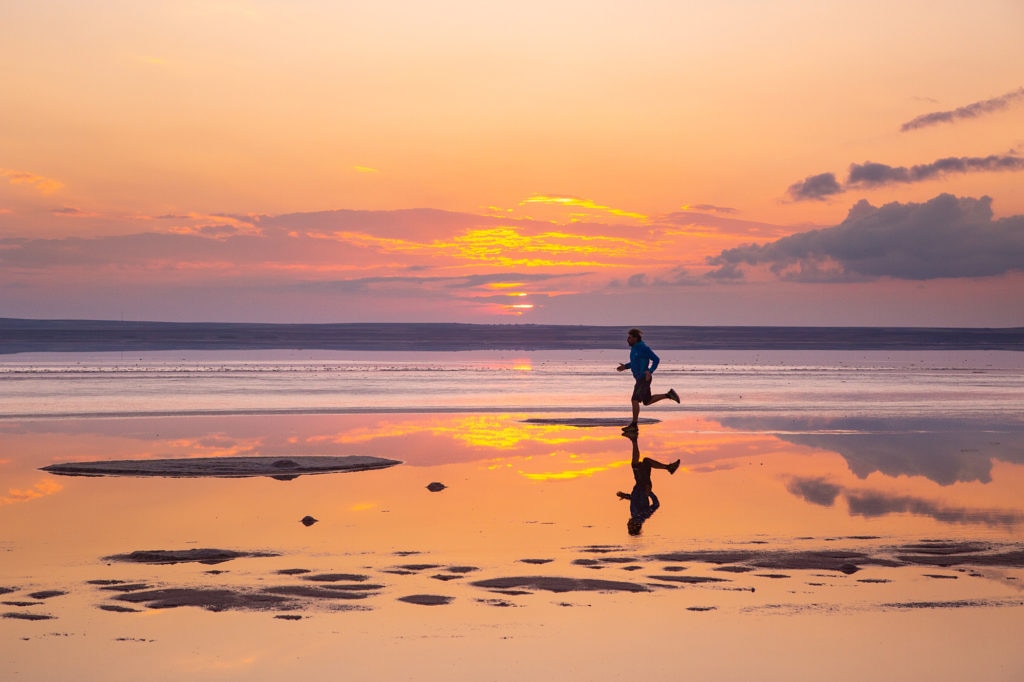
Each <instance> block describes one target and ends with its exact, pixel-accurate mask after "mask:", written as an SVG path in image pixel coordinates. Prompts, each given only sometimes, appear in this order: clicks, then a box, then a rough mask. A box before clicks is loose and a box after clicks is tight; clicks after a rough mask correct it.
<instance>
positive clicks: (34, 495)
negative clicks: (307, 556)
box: [0, 479, 64, 505]
mask: <svg viewBox="0 0 1024 682" xmlns="http://www.w3.org/2000/svg"><path fill="white" fill-rule="evenodd" d="M63 489H64V486H62V485H61V484H60V483H57V482H56V481H52V480H50V479H43V480H42V481H39V482H38V483H36V484H35V485H34V486H32V487H31V488H8V489H7V495H5V496H4V497H0V505H5V504H17V503H18V502H28V501H29V500H37V499H39V498H40V497H46V496H47V495H53V494H54V493H58V492H60V491H61V490H63Z"/></svg>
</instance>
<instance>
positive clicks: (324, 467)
mask: <svg viewBox="0 0 1024 682" xmlns="http://www.w3.org/2000/svg"><path fill="white" fill-rule="evenodd" d="M396 464H401V462H400V461H398V460H394V459H383V458H380V457H364V456H359V455H349V456H345V457H316V456H312V457H289V458H281V457H196V458H190V459H145V460H131V459H128V460H109V461H100V462H68V463H64V464H51V465H50V466H46V467H43V468H42V470H43V471H48V472H50V473H52V474H60V475H62V476H159V477H164V478H197V477H199V478H244V477H247V476H270V477H271V478H278V479H283V480H289V479H292V478H295V477H296V476H302V475H305V474H329V473H339V472H347V471H368V470H371V469H384V468H387V467H392V466H395V465H396Z"/></svg>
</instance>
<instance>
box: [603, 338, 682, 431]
mask: <svg viewBox="0 0 1024 682" xmlns="http://www.w3.org/2000/svg"><path fill="white" fill-rule="evenodd" d="M626 343H628V344H629V362H627V363H624V364H621V365H619V366H618V367H617V368H616V370H617V371H619V372H622V371H623V370H627V369H628V370H630V371H632V372H633V379H635V380H636V383H635V384H634V385H633V397H632V399H631V400H632V402H633V421H631V422H630V423H629V424H627V425H626V426H624V427H622V430H623V431H626V432H629V431H636V430H637V429H638V427H637V420H638V419H639V418H640V403H643V404H644V405H650V404H651V403H656V402H658V401H659V400H665V399H666V398H667V399H668V400H674V401H676V402H677V403H678V402H679V394H678V393H676V391H675V389H674V388H670V389H668V393H659V394H657V395H651V378H652V377H653V375H654V370H656V369H658V363H660V362H661V359H660V358H659V357H658V356H657V355H655V354H654V351H653V350H651V347H650V346H648V345H647V344H646V343H644V341H643V332H642V331H640V330H639V329H630V330H629V332H628V334H627V336H626Z"/></svg>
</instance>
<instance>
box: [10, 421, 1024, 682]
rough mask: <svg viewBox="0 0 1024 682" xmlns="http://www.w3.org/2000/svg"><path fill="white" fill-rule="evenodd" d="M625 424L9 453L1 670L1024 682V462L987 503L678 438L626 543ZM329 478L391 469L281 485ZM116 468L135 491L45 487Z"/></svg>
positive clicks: (184, 441)
mask: <svg viewBox="0 0 1024 682" xmlns="http://www.w3.org/2000/svg"><path fill="white" fill-rule="evenodd" d="M619 422H620V420H604V419H603V418H600V417H598V418H595V417H592V416H587V415H580V416H574V415H569V416H562V415H559V416H552V417H546V416H545V417H538V418H527V417H525V416H523V415H507V416H501V417H486V418H483V417H480V416H479V415H468V416H467V415H436V414H433V415H422V416H407V415H406V416H402V415H398V416H396V415H393V414H391V415H381V416H370V417H368V416H367V415H355V416H350V417H304V418H296V417H292V418H279V419H277V420H268V419H267V418H263V417H247V418H242V417H239V418H233V419H222V418H216V419H210V420H207V421H202V420H194V419H186V420H152V421H149V420H128V421H127V422H126V423H121V422H117V421H113V420H111V421H97V420H83V422H82V424H81V425H80V426H77V427H75V426H72V427H70V432H69V434H68V435H67V437H66V438H64V436H63V435H60V434H58V433H57V431H59V430H60V429H63V428H66V427H65V426H63V425H62V424H57V423H46V424H39V425H34V426H33V425H29V426H28V427H26V428H24V429H22V430H21V431H20V432H19V433H21V435H18V434H15V433H14V432H13V431H11V432H9V437H11V438H12V439H14V440H13V441H12V442H15V443H16V444H18V445H19V447H20V448H21V451H22V452H23V453H25V454H24V456H25V457H26V458H27V459H26V464H25V465H24V467H23V468H22V469H17V470H14V471H13V474H14V475H15V476H16V478H14V479H12V480H13V481H14V482H15V483H16V492H17V491H21V492H18V493H17V495H16V494H15V493H13V492H8V497H7V499H8V500H12V501H11V502H8V503H7V504H6V505H5V506H0V513H2V514H3V515H4V521H5V524H4V528H5V530H4V533H3V534H2V535H0V557H2V558H3V564H2V565H0V647H2V650H3V652H4V654H5V655H6V657H7V658H6V661H0V671H2V672H4V673H5V674H9V675H11V676H15V675H18V676H21V677H22V678H23V679H33V676H35V678H37V679H43V678H46V679H63V678H65V677H66V676H67V675H69V674H72V673H73V674H74V675H75V677H76V678H77V679H81V680H84V681H91V680H104V681H105V682H106V681H108V680H116V681H119V680H129V679H166V680H172V679H173V680H180V679H183V678H185V679H197V680H223V679H239V680H241V679H245V680H276V679H282V678H285V677H295V676H299V677H302V678H303V679H306V680H329V679H336V678H337V676H338V675H339V674H342V675H344V676H345V677H346V679H367V680H370V679H396V678H397V679H401V678H414V679H425V680H446V681H447V680H454V679H466V678H470V677H471V678H474V679H498V680H515V679H522V677H523V676H543V675H549V676H550V675H551V674H552V673H556V672H557V673H558V674H559V675H560V676H569V677H571V678H574V679H608V678H609V677H614V678H618V677H622V676H624V675H629V674H633V673H634V672H635V670H636V663H637V660H638V655H640V654H639V653H638V652H640V653H642V656H641V658H640V660H642V661H643V663H644V665H645V668H644V676H645V678H646V679H651V680H674V679H680V677H690V678H693V679H702V680H729V679H739V678H742V679H760V680H789V679H808V678H810V677H813V676H814V675H816V674H817V675H821V674H823V673H822V671H828V676H829V677H830V679H836V680H842V681H845V682H855V681H856V682H861V681H862V680H863V679H867V678H872V677H874V678H877V677H880V676H881V677H883V678H886V679H908V680H928V682H940V681H941V682H945V681H947V680H948V681H949V682H952V681H953V680H960V679H965V678H966V677H970V676H972V675H973V676H974V677H975V678H978V679H985V680H998V681H1000V682H1002V681H1003V680H1005V681H1006V682H1009V681H1010V680H1017V679H1019V675H1018V673H1019V672H1020V671H1021V670H1022V669H1024V655H1022V654H1021V653H1020V650H1019V647H1018V646H1017V644H1016V637H1017V631H1016V629H1015V627H1014V624H1015V623H1017V622H1019V619H1020V614H1021V613H1024V538H1022V537H1021V532H1020V531H1021V526H1020V521H1019V519H1020V518H1021V513H1020V512H1021V509H1020V505H1019V489H1020V488H1019V484H1020V482H1021V481H1022V480H1024V468H1022V464H1021V463H1019V462H1017V461H1016V460H1015V459H1014V458H1015V457H1016V454H1014V452H1015V451H1011V450H1012V448H1009V449H1008V448H1007V445H1006V443H1009V442H1010V441H1009V440H1008V439H1007V438H1005V437H1004V436H1000V437H999V438H1000V439H1001V441H1000V442H1002V443H1003V444H1001V445H998V446H996V445H993V446H992V450H991V452H992V453H995V454H994V455H993V458H992V462H991V465H990V472H991V473H990V475H989V477H988V478H987V479H986V480H984V481H982V480H976V479H971V480H967V481H964V482H962V483H960V484H958V485H955V486H954V485H948V484H946V483H945V482H944V480H945V479H944V476H943V475H940V473H941V472H939V473H934V474H933V475H934V476H935V479H937V480H932V479H929V478H928V477H927V476H922V475H920V474H919V473H917V472H920V471H925V472H928V471H929V469H928V466H925V465H922V464H921V463H920V462H910V461H908V462H907V463H906V465H905V466H906V468H907V470H908V471H912V472H914V474H913V475H910V476H908V475H905V474H904V475H899V474H892V475H890V474H889V473H885V474H883V473H877V472H876V473H872V474H870V475H865V476H864V477H861V476H860V475H859V474H857V473H854V472H853V471H851V466H850V464H849V463H848V462H847V461H846V460H845V459H844V458H843V456H842V455H841V452H839V451H835V452H833V451H828V450H822V449H814V448H812V447H810V446H806V445H800V444H794V443H792V442H789V441H787V440H786V439H785V438H782V437H779V436H777V435H774V434H766V433H755V432H752V431H750V430H744V431H730V430H729V429H726V428H724V427H723V426H722V424H721V422H717V421H713V420H705V419H704V418H703V417H701V418H690V417H687V418H685V419H683V418H679V417H673V418H665V416H664V415H662V414H659V415H658V419H657V420H655V419H653V418H652V419H651V423H647V424H644V425H642V426H641V433H640V443H641V446H642V449H643V453H644V456H651V457H655V458H659V459H662V460H666V459H668V458H669V457H670V456H673V455H674V454H676V453H678V455H677V456H679V457H681V458H682V459H683V461H684V466H683V467H682V468H681V469H680V470H679V471H678V472H677V473H676V474H675V475H672V476H670V475H668V474H667V473H665V472H657V471H656V472H654V473H655V479H654V480H655V486H656V489H657V490H658V494H659V496H660V498H661V500H662V508H661V509H659V511H658V512H657V513H656V514H655V515H654V516H653V517H652V518H651V519H650V520H649V521H648V522H647V524H646V525H645V528H644V532H643V534H642V535H641V536H639V537H630V536H628V535H627V533H626V529H625V527H624V526H625V523H624V522H625V519H626V517H627V515H628V504H627V503H625V502H622V501H620V500H618V499H616V497H615V491H616V490H621V489H623V488H624V487H625V488H626V489H628V486H629V485H630V484H631V480H632V475H631V473H630V468H629V457H630V447H631V443H630V442H629V441H628V440H627V439H625V438H622V437H621V435H620V434H619V429H618V428H617V427H618V424H619ZM33 429H38V430H39V434H41V435H38V434H36V433H35V432H34V431H33ZM156 432H159V433H160V434H165V433H166V434H167V435H161V436H160V437H159V438H157V437H155V436H154V435H152V434H155V433H156ZM268 434H279V435H275V436H274V437H272V438H271V437H270V436H269V435H268ZM836 438H838V436H836ZM985 438H986V439H987V441H986V442H992V443H995V442H996V437H995V436H992V435H991V434H986V435H985ZM836 443H837V445H836V446H835V447H837V448H841V447H842V446H843V443H842V441H841V440H836ZM171 447H173V448H176V449H179V450H181V451H188V452H194V451H195V452H197V451H200V450H201V449H203V448H211V447H216V448H218V449H220V450H221V451H223V452H236V451H245V452H247V453H249V454H247V455H244V456H235V457H217V458H205V459H214V460H217V463H218V464H219V465H220V464H224V463H225V460H228V459H236V460H237V461H235V462H232V463H231V464H232V465H233V466H240V465H243V464H248V465H250V466H253V465H256V466H255V467H254V468H250V469H248V470H247V471H245V472H243V473H244V477H237V476H240V475H242V474H239V473H238V470H237V469H236V472H235V475H232V476H227V477H221V475H220V469H218V468H212V467H211V462H208V461H206V462H204V461H203V460H204V458H178V459H176V460H172V462H171V463H168V462H167V461H166V459H167V458H164V457H158V456H154V455H157V454H159V453H160V452H162V451H165V450H168V449H170V448H171ZM32 448H38V450H35V451H33V450H32ZM257 451H263V452H268V451H270V452H273V453H274V454H273V455H272V456H259V457H257V456H255V455H252V453H254V452H257ZM310 451H320V452H324V451H327V452H335V453H341V452H349V453H354V452H358V453H366V454H360V455H343V454H334V455H330V456H332V457H346V456H352V457H357V458H358V457H368V458H375V459H377V460H380V461H383V462H388V464H387V466H385V467H383V468H366V469H364V470H357V471H349V472H348V473H346V474H345V475H343V476H340V475H332V474H329V473H327V474H322V475H312V476H307V475H298V474H300V473H305V472H299V471H297V470H295V471H292V472H291V473H292V474H297V475H294V476H288V477H286V478H285V479H284V480H274V479H275V478H277V477H276V476H271V475H270V474H273V473H274V471H275V470H274V469H271V470H269V471H268V470H267V469H266V467H267V466H268V465H270V466H272V465H273V463H274V462H280V461H291V462H294V463H296V464H302V463H304V462H305V460H304V459H303V457H306V456H309V455H303V454H302V453H303V452H306V453H308V452H310ZM58 452H59V453H61V454H62V456H63V458H65V459H71V458H74V459H76V460H81V462H78V461H59V462H54V459H55V454H54V453H58ZM99 452H109V453H111V454H115V455H117V456H124V455H129V454H131V453H135V455H136V456H135V457H127V456H125V457H124V458H123V459H118V460H101V459H99V458H97V457H95V454H96V453H99ZM33 453H35V454H33ZM143 453H146V454H147V456H148V458H143V457H139V456H138V455H140V454H143ZM906 454H907V456H908V458H909V457H910V455H911V454H913V453H909V452H908V453H906ZM921 456H922V457H925V458H926V459H925V460H923V461H924V462H925V463H927V462H929V461H930V460H928V459H927V457H928V456H929V454H928V453H924V454H922V455H921ZM977 456H978V454H977V453H974V452H966V453H962V455H961V458H962V459H964V461H967V460H968V459H971V458H976V457H977ZM33 458H34V459H33ZM399 458H400V459H401V463H399ZM1000 458H1002V459H1000ZM312 459H319V458H318V457H312ZM101 461H106V462H110V461H116V462H121V463H122V464H121V465H119V466H120V467H122V468H120V469H119V470H117V471H115V472H113V473H111V470H110V469H108V470H107V472H106V473H107V474H108V475H104V476H94V475H84V476H83V475H71V476H56V475H54V474H53V473H52V469H49V467H50V466H51V465H52V464H59V465H61V466H62V467H63V466H66V465H75V466H80V465H81V463H82V462H85V463H88V462H101ZM125 462H127V463H128V464H124V463H125ZM189 462H191V463H192V464H191V465H189ZM171 464H173V466H171ZM103 466H104V467H106V466H108V465H106V464H105V465H103ZM184 466H192V467H193V469H192V473H191V474H189V475H187V476H183V477H179V476H176V475H175V473H174V472H176V471H178V469H177V467H184ZM259 467H263V468H262V469H260V468H259ZM88 468H89V467H86V469H88ZM40 469H44V470H43V471H40ZM140 472H141V473H140ZM92 473H96V472H92ZM310 473H312V469H310ZM795 480H799V481H804V482H805V483H806V482H807V481H812V482H817V484H816V487H814V490H813V491H809V490H808V485H806V484H805V485H802V486H798V485H794V483H793V482H794V481H795ZM939 481H942V482H939ZM431 483H440V487H430V486H429V484H431ZM825 488H828V489H829V490H831V491H832V494H829V495H825V494H821V492H822V489H825ZM826 492H827V491H826ZM868 492H870V493H871V495H873V496H875V497H884V496H890V497H892V498H893V499H896V500H906V499H915V500H922V501H926V502H927V504H923V503H922V504H916V505H907V504H899V505H895V506H894V508H893V509H894V511H891V512H885V513H882V512H881V511H879V512H877V513H876V514H875V515H864V514H861V513H858V508H857V507H856V506H854V505H851V504H847V503H846V502H845V500H846V499H847V498H851V499H853V498H855V497H856V496H857V495H864V494H867V493H868ZM949 510H954V511H957V510H966V511H969V512H971V513H960V512H959V511H957V513H949ZM977 510H980V511H979V512H978V513H975V511H977ZM980 512H985V513H980ZM307 517H308V518H311V519H313V518H314V517H315V520H316V522H315V523H312V524H309V525H307V524H305V523H303V522H302V520H303V519H305V518H307ZM662 645H663V646H662ZM879 661H882V662H884V664H881V663H879Z"/></svg>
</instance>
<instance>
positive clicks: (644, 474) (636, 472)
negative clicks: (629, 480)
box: [632, 459, 651, 495]
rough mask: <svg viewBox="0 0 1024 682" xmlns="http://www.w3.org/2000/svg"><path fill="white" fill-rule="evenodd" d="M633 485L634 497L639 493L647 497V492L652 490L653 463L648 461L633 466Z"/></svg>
mask: <svg viewBox="0 0 1024 682" xmlns="http://www.w3.org/2000/svg"><path fill="white" fill-rule="evenodd" d="M633 483H634V485H633V493H632V494H633V495H636V494H637V493H638V491H639V492H643V494H644V495H647V491H648V490H650V489H651V463H650V462H648V461H647V460H646V459H645V460H642V461H640V462H637V463H636V464H634V465H633Z"/></svg>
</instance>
